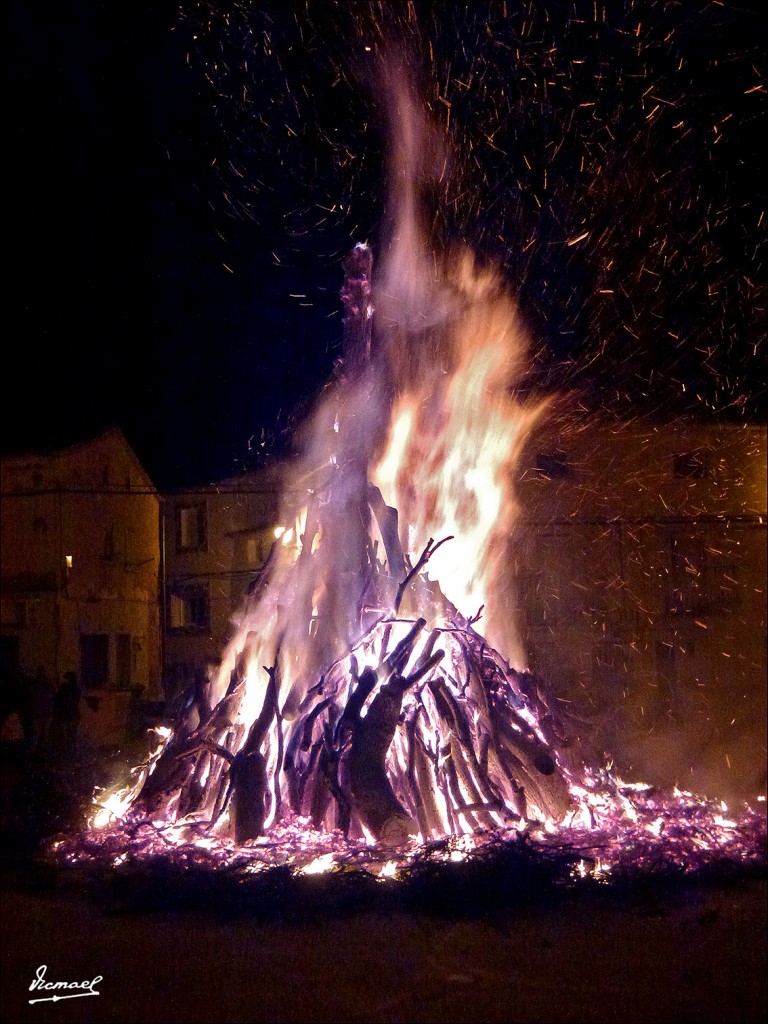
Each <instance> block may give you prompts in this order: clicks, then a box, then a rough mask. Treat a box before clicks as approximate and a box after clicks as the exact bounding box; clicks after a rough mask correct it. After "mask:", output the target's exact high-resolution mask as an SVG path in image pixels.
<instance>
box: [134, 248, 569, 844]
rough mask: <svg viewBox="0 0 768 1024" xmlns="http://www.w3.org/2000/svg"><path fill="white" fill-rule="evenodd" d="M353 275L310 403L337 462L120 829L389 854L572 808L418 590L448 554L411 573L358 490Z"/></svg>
mask: <svg viewBox="0 0 768 1024" xmlns="http://www.w3.org/2000/svg"><path fill="white" fill-rule="evenodd" d="M371 264H372V258H371V253H370V250H368V249H367V248H366V247H364V246H359V247H357V248H356V249H355V250H353V252H352V253H351V254H350V256H349V257H348V259H347V261H346V266H345V269H346V280H345V285H344V290H343V292H342V298H343V301H344V303H345V338H346V355H345V364H344V366H343V367H342V375H341V379H340V381H339V384H338V387H337V389H336V391H335V393H334V395H333V397H332V398H331V399H329V400H328V401H329V403H330V407H331V408H332V409H333V411H334V413H335V414H334V418H333V427H332V434H333V437H334V439H335V442H336V445H335V447H336V452H335V453H334V454H333V455H332V456H331V458H329V459H328V461H327V465H326V467H324V468H325V470H326V472H325V475H324V477H323V478H321V479H320V480H319V481H318V482H317V483H316V484H315V485H314V486H312V487H311V488H309V491H310V497H309V502H308V504H307V506H306V508H305V509H304V510H303V511H302V512H301V514H300V516H299V519H300V525H299V526H298V527H297V528H296V538H295V544H294V545H293V546H292V547H291V548H288V547H287V546H285V545H280V546H279V547H278V548H277V549H276V551H275V552H274V553H273V557H272V559H271V560H270V562H269V564H268V565H267V567H266V568H265V571H264V573H263V576H262V579H261V580H260V582H259V585H258V587H257V588H256V589H255V592H254V595H253V597H252V599H251V607H249V608H248V609H246V612H245V615H244V620H243V626H242V627H241V629H240V632H239V634H238V636H237V638H236V640H235V641H234V643H233V644H232V645H231V647H230V650H229V652H228V657H227V658H226V659H225V666H226V667H225V670H224V671H223V672H221V673H220V674H219V675H218V677H217V678H216V679H214V680H212V681H211V684H210V686H209V688H208V691H207V692H206V693H204V694H199V695H198V696H197V699H196V702H195V703H194V704H193V705H192V706H191V707H190V708H189V709H188V711H187V714H186V716H185V717H184V719H183V720H182V721H181V722H180V723H179V724H178V725H177V727H176V729H175V731H174V732H173V734H172V736H171V738H170V739H169V740H168V742H167V744H166V745H165V747H164V748H163V751H162V753H161V755H160V756H159V758H158V759H157V761H156V763H155V764H154V765H153V770H152V772H151V774H149V775H148V777H147V778H146V780H145V781H144V783H143V785H142V786H141V789H140V791H139V792H138V795H137V796H136V798H135V801H134V803H133V810H134V812H136V813H142V814H146V815H150V816H153V815H156V814H162V815H167V814H169V813H172V814H173V815H174V816H175V817H186V816H189V815H200V814H203V815H205V816H206V818H207V819H208V820H209V821H210V827H211V828H212V829H216V828H217V827H218V826H219V825H220V824H221V823H222V819H223V818H224V817H225V816H226V817H227V818H228V820H229V822H230V826H229V827H230V828H231V829H232V830H233V833H234V836H235V838H236V841H237V842H238V843H239V844H242V843H245V842H247V841H248V840H252V839H257V838H258V837H260V836H262V835H264V834H265V833H266V832H268V831H269V829H270V827H271V826H272V825H273V824H276V823H278V822H279V821H280V820H281V819H282V818H284V817H285V816H286V815H289V816H291V815H293V816H299V817H302V818H306V819H308V820H309V821H310V822H311V824H312V826H313V827H314V828H315V829H321V830H326V831H335V830H339V831H341V832H342V833H343V834H344V835H345V836H347V837H349V838H351V839H353V840H361V839H366V838H367V839H372V840H375V841H376V842H378V843H385V844H396V845H398V844H402V843H403V842H406V841H407V840H409V839H411V838H413V837H417V836H418V837H421V839H422V840H426V839H430V838H435V837H437V836H441V835H445V834H462V833H465V832H467V831H476V830H478V829H480V828H496V827H498V826H500V825H504V824H509V823H510V822H511V821H514V822H525V821H528V820H530V819H531V818H535V819H538V820H545V819H554V820H559V819H560V818H562V817H563V815H564V813H565V812H566V810H567V809H568V808H569V807H570V806H571V804H572V798H571V795H570V792H569V788H568V779H567V773H566V771H565V768H564V765H563V762H562V760H561V757H560V752H559V751H560V749H561V748H563V747H564V745H565V737H564V736H563V734H562V732H561V731H560V728H559V726H558V723H557V722H556V720H555V718H554V716H553V714H552V712H551V710H550V709H549V708H548V707H547V705H546V703H545V699H544V697H543V696H542V693H541V691H540V688H539V687H538V686H537V683H536V680H535V679H534V678H533V677H532V676H531V675H529V674H528V673H526V672H519V671H516V670H515V669H513V668H512V667H511V666H510V665H509V664H508V663H507V662H506V661H505V659H504V658H503V657H502V655H501V654H500V653H499V652H498V651H497V650H495V649H494V648H493V647H491V646H490V644H489V643H488V642H487V641H486V640H485V639H484V638H483V636H482V635H481V634H480V633H479V632H478V631H477V630H476V629H475V626H476V620H470V619H468V618H466V617H465V616H464V615H463V614H462V613H461V612H460V611H459V610H458V609H457V608H455V607H454V605H453V604H452V603H451V602H450V601H449V599H448V598H447V597H446V596H445V594H444V593H443V592H442V590H441V587H440V585H439V582H438V581H435V580H430V579H429V578H428V577H427V575H426V571H427V569H428V567H429V563H430V560H431V559H432V557H433V556H434V555H436V554H437V552H438V551H439V550H440V549H441V548H442V547H443V545H446V546H447V545H449V544H450V543H451V540H452V538H451V537H450V536H448V537H444V538H441V539H440V540H438V541H437V542H435V540H434V539H432V538H429V539H428V541H427V543H426V544H425V546H424V548H423V550H422V551H421V554H420V555H419V557H418V558H416V559H415V560H414V561H412V560H411V557H410V556H409V554H408V553H407V552H405V551H404V550H403V546H402V544H401V540H400V535H399V531H398V512H397V510H396V509H395V508H394V507H392V506H391V505H388V504H386V502H385V500H384V498H383V496H382V493H381V490H380V489H379V488H378V487H377V486H375V485H374V484H373V483H372V482H371V481H370V479H369V460H370V458H371V456H372V454H373V452H374V449H375V447H376V445H377V444H380V440H379V438H378V437H376V436H375V435H374V433H373V430H374V429H375V428H376V427H377V425H378V422H377V421H378V419H379V417H378V416H377V415H371V408H372V407H373V406H375V405H377V404H381V399H380V396H377V395H376V394H375V392H374V388H375V387H376V386H377V384H378V380H380V379H381V378H380V376H379V377H374V375H373V374H372V369H373V367H374V366H375V363H374V362H373V361H372V356H371V339H372V336H371V320H372V317H371V295H370V293H371ZM361 409H362V411H363V415H362V417H361V416H359V415H358V411H359V410H361ZM361 419H362V420H363V422H362V423H361ZM315 476H317V474H315ZM265 658H267V661H266V662H265ZM230 666H231V667H230Z"/></svg>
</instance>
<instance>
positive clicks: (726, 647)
mask: <svg viewBox="0 0 768 1024" xmlns="http://www.w3.org/2000/svg"><path fill="white" fill-rule="evenodd" d="M517 497H518V501H519V504H520V521H519V530H518V533H517V535H516V537H515V538H514V539H513V543H512V544H511V547H510V580H511V583H512V584H513V585H512V586H511V588H510V592H509V594H508V600H509V601H510V614H513V615H515V616H516V617H517V620H518V623H519V628H520V630H521V632H522V640H523V645H524V648H525V650H526V652H527V655H528V660H529V663H530V666H531V667H532V669H533V670H534V671H535V672H536V673H537V674H538V675H540V676H541V677H542V678H543V679H544V680H546V681H547V687H548V690H549V692H551V693H552V694H553V699H554V700H555V704H556V706H557V707H558V708H559V709H560V710H561V711H563V712H565V714H566V717H570V722H571V727H572V731H573V732H574V733H575V734H576V735H577V736H579V738H580V741H582V742H584V743H587V744H591V745H592V746H593V747H594V748H595V749H596V751H597V753H598V754H601V753H603V752H605V753H608V754H610V755H611V756H612V757H613V758H614V760H615V762H616V764H617V767H618V768H619V769H620V770H622V771H625V772H626V773H627V774H628V775H631V776H632V777H634V778H644V779H647V780H649V781H651V782H656V783H658V784H669V783H670V781H672V780H673V781H677V782H678V783H679V784H680V785H682V786H684V787H685V788H690V789H694V790H696V791H697V792H707V793H712V794H717V795H723V796H725V797H726V798H741V797H742V796H743V797H745V798H747V796H749V795H751V796H754V795H755V794H756V793H758V792H760V790H761V789H762V792H765V764H766V690H767V689H768V685H767V680H766V578H767V576H766V522H767V520H766V428H765V427H760V426H733V425H720V426H717V425H712V424H707V425H702V424H696V423H692V422H686V421H676V422H672V423H665V424H653V423H644V422H642V421H640V420H638V421H636V422H631V423H623V424H622V423H609V422H607V421H599V420H598V421H595V420H594V419H584V418H582V419H581V420H580V419H579V417H577V416H575V415H574V414H573V412H572V411H569V412H567V413H565V414H563V416H562V417H558V416H557V415H553V416H552V417H550V418H548V419H546V420H543V421H542V426H540V427H539V428H538V429H537V430H536V431H535V432H534V433H533V435H532V437H531V438H530V441H529V443H528V445H527V448H526V451H525V452H524V454H523V459H522V463H521V466H520V468H519V480H518V484H517ZM512 602H514V607H512Z"/></svg>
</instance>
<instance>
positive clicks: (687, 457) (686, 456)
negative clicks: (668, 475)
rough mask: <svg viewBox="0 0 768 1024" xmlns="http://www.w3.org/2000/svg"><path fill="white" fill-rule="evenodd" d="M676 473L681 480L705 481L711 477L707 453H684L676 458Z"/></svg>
mask: <svg viewBox="0 0 768 1024" xmlns="http://www.w3.org/2000/svg"><path fill="white" fill-rule="evenodd" d="M674 473H675V476H676V477H677V478H678V479H680V480H704V479H706V478H707V477H708V476H709V459H708V457H707V452H704V451H695V452H683V453H682V454H681V455H676V456H675V461H674Z"/></svg>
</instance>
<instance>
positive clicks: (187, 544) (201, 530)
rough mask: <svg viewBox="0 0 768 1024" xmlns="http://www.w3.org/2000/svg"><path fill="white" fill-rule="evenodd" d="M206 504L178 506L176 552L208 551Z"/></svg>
mask: <svg viewBox="0 0 768 1024" xmlns="http://www.w3.org/2000/svg"><path fill="white" fill-rule="evenodd" d="M207 519H208V517H207V515H206V509H205V505H204V504H198V505H177V506H176V550H177V551H206V550H207V547H208V525H207Z"/></svg>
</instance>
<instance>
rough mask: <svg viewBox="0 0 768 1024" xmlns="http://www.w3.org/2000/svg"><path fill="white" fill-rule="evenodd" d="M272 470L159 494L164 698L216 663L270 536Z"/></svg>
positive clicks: (276, 472) (276, 493)
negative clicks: (161, 517) (163, 628)
mask: <svg viewBox="0 0 768 1024" xmlns="http://www.w3.org/2000/svg"><path fill="white" fill-rule="evenodd" d="M279 498H280V469H279V468H278V467H275V468H273V469H268V470H263V471H259V472H252V473H245V474H242V475H240V476H238V477H233V478H231V479H226V480H222V481H219V482H218V483H216V484H211V485H207V486H205V487H198V488H194V489H192V490H186V491H183V492H179V493H175V494H172V495H166V497H165V499H164V503H163V528H162V536H163V552H164V557H163V565H164V570H163V578H162V590H163V594H164V602H163V621H164V626H165V683H166V696H167V697H168V698H172V697H173V696H174V695H176V694H177V693H179V692H181V691H183V690H184V689H186V688H188V687H189V686H191V685H194V683H195V680H196V679H203V678H205V676H206V674H207V672H208V671H209V669H210V668H211V666H214V665H216V664H217V663H218V661H219V659H220V657H221V654H222V651H223V649H224V646H225V645H226V642H227V640H228V639H229V638H230V636H231V635H232V631H233V629H234V628H235V626H234V622H235V617H236V616H237V613H238V612H239V611H241V609H242V608H243V607H244V604H245V600H246V596H247V593H248V588H249V586H250V585H251V584H252V583H253V581H254V579H255V578H256V576H257V574H258V571H259V569H260V568H261V566H262V565H263V564H264V562H265V560H266V559H267V557H268V555H269V552H270V550H271V547H272V544H273V543H274V540H275V533H274V531H275V527H276V524H277V517H278V505H279Z"/></svg>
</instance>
